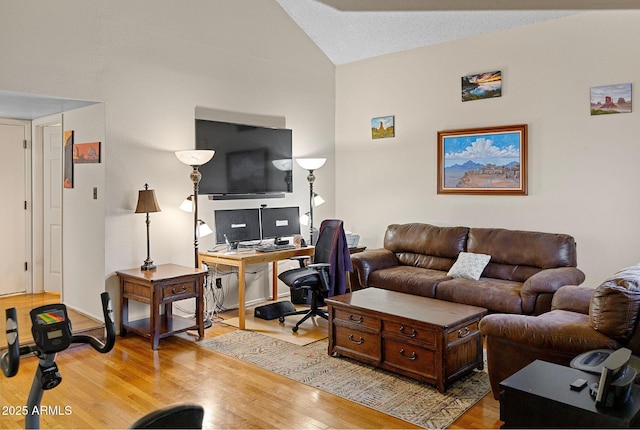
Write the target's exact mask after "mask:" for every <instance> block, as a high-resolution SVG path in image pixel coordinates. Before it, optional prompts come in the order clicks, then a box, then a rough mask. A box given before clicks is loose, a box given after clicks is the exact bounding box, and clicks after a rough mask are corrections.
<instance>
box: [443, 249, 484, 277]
mask: <svg viewBox="0 0 640 430" xmlns="http://www.w3.org/2000/svg"><path fill="white" fill-rule="evenodd" d="M489 260H491V256H490V255H487V254H474V253H473V252H461V253H460V254H458V259H457V260H456V262H455V263H453V266H451V269H449V273H447V276H451V277H453V278H466V279H475V280H476V281H477V280H478V279H480V275H482V271H483V270H484V268H485V267H487V264H489Z"/></svg>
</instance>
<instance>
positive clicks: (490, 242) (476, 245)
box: [466, 228, 577, 282]
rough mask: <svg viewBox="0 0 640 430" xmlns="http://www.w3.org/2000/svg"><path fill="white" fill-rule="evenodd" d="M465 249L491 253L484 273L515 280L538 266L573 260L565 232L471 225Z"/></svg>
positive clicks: (572, 247) (567, 263)
mask: <svg viewBox="0 0 640 430" xmlns="http://www.w3.org/2000/svg"><path fill="white" fill-rule="evenodd" d="M466 250H467V251H468V252H474V253H478V254H488V255H491V262H490V263H489V264H488V265H487V268H486V269H485V272H484V276H486V277H490V278H499V279H507V280H511V281H518V282H524V281H525V280H526V279H527V278H529V277H531V276H532V275H534V274H535V273H537V272H539V271H540V270H542V269H549V268H554V267H575V266H576V263H577V257H576V244H575V240H574V239H573V237H571V236H569V235H566V234H555V233H541V232H536V231H520V230H506V229H501V228H472V229H470V230H469V241H468V243H467V249H466Z"/></svg>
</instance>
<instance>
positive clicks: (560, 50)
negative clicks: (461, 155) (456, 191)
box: [336, 11, 640, 286]
mask: <svg viewBox="0 0 640 430" xmlns="http://www.w3.org/2000/svg"><path fill="white" fill-rule="evenodd" d="M637 40H640V12H638V11H618V12H610V11H606V12H586V13H581V14H579V15H575V16H570V17H565V18H560V19H556V20H552V21H547V22H544V23H539V24H533V25H529V26H524V27H520V28H515V29H511V30H506V31H501V32H497V33H493V34H488V35H484V36H479V37H474V38H471V39H466V40H461V41H456V42H451V43H446V44H442V45H438V46H433V47H427V48H422V49H416V50H412V51H408V52H404V53H399V54H394V55H387V56H383V57H378V58H374V59H370V60H364V61H360V62H356V63H352V64H347V65H342V66H338V67H337V71H336V159H337V161H336V184H337V186H336V214H337V216H338V217H342V218H343V219H345V222H346V223H347V224H348V225H349V226H350V228H351V229H352V230H354V231H356V232H358V233H359V234H360V235H361V244H362V245H366V246H368V247H370V248H375V247H379V246H381V245H382V237H383V234H384V231H385V228H386V226H387V225H388V224H390V223H403V222H413V221H418V222H427V223H433V224H437V225H466V226H471V227H504V228H513V229H523V230H538V231H545V232H557V233H568V234H571V235H573V236H574V237H575V238H576V241H577V243H578V265H579V267H580V268H581V269H582V270H584V272H585V273H586V274H587V281H586V283H587V284H588V285H592V286H595V285H597V284H599V283H600V282H601V281H602V280H604V279H606V278H607V277H609V276H610V275H611V274H612V273H613V272H614V271H616V270H618V269H620V268H622V267H625V266H626V265H630V264H633V263H636V262H638V261H639V260H640V255H639V253H640V251H639V250H640V223H639V222H638V212H639V211H640V198H639V197H638V184H639V183H640V170H639V169H638V168H637V162H638V159H639V158H640V145H639V144H638V136H640V120H639V119H638V113H637V111H638V110H639V109H638V108H636V109H634V110H635V112H632V113H629V114H619V115H609V116H593V117H592V116H590V111H589V96H590V95H589V89H590V88H591V87H593V86H602V85H610V84H618V83H628V82H631V83H632V84H633V93H634V97H636V95H637V90H636V88H637V87H638V86H640V45H638V44H637V43H635V41H637ZM494 70H501V71H502V74H503V95H502V97H500V98H495V99H489V100H480V101H473V102H464V103H463V102H461V97H460V78H461V77H462V76H465V75H469V74H474V73H480V72H488V71H494ZM636 103H637V101H636ZM384 115H395V116H396V137H395V138H391V139H381V140H375V141H374V140H371V133H370V125H369V124H370V120H371V118H373V117H377V116H384ZM521 123H526V124H528V125H529V195H528V196H524V197H523V196H512V197H507V196H466V195H465V196H463V195H438V194H437V192H436V163H437V160H436V155H437V154H436V139H437V132H438V131H439V130H449V129H460V128H472V127H483V126H494V125H510V124H521Z"/></svg>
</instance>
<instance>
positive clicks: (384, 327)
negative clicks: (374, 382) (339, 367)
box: [325, 287, 487, 393]
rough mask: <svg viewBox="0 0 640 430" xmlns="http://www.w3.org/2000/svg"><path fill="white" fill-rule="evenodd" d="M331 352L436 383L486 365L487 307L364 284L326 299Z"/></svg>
mask: <svg viewBox="0 0 640 430" xmlns="http://www.w3.org/2000/svg"><path fill="white" fill-rule="evenodd" d="M325 301H326V302H327V304H328V306H329V351H328V352H329V354H330V355H331V354H340V355H344V356H346V357H350V358H352V359H354V360H358V361H362V362H364V363H368V364H371V365H373V366H377V367H381V368H384V369H387V370H390V371H392V372H396V373H399V374H402V375H405V376H409V377H412V378H415V379H419V380H421V381H424V382H427V383H430V384H433V385H435V386H437V388H438V391H440V392H441V393H444V391H445V389H446V386H447V385H449V384H450V383H451V382H453V381H455V380H457V379H459V378H461V377H462V376H464V375H466V374H467V373H469V372H471V371H472V370H473V369H475V368H479V369H482V368H483V366H484V361H483V354H482V337H481V335H480V331H478V323H479V321H480V319H481V318H482V317H483V316H484V315H485V314H486V313H487V310H486V309H484V308H479V307H476V306H468V305H462V304H459V303H452V302H446V301H443V300H436V299H429V298H426V297H420V296H415V295H412V294H404V293H399V292H396V291H389V290H383V289H379V288H373V287H369V288H365V289H363V290H358V291H355V292H353V293H349V294H344V295H341V296H334V297H330V298H328V299H325Z"/></svg>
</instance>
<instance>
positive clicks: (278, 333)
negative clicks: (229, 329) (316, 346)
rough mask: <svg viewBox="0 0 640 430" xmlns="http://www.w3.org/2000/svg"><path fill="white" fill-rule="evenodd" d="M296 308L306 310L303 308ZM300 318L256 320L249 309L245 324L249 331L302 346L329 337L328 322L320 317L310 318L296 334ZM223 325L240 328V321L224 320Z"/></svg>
mask: <svg viewBox="0 0 640 430" xmlns="http://www.w3.org/2000/svg"><path fill="white" fill-rule="evenodd" d="M268 303H271V302H268ZM296 308H297V309H305V308H304V307H301V306H296ZM307 308H308V307H307ZM300 318H302V315H291V316H289V317H287V318H285V320H284V323H281V322H279V321H278V319H277V318H275V319H272V320H265V319H261V318H256V317H255V316H254V315H253V309H247V311H246V316H245V320H244V323H245V328H246V329H247V330H251V331H252V332H256V333H260V334H263V335H265V336H269V337H273V338H276V339H280V340H284V341H286V342H289V343H294V344H296V345H301V346H302V345H307V344H309V343H312V342H315V341H317V340H320V339H325V338H326V337H327V333H328V331H329V328H328V327H329V324H328V323H327V320H325V319H323V318H320V317H313V318H309V319H308V320H306V321H305V322H303V323H302V324H301V325H300V328H299V329H298V332H297V333H294V332H293V331H292V330H291V329H292V328H293V326H294V325H296V322H297V321H298V320H299V319H300ZM222 324H227V325H230V326H233V327H239V326H240V321H239V319H238V317H235V318H229V319H225V320H223V321H222Z"/></svg>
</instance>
